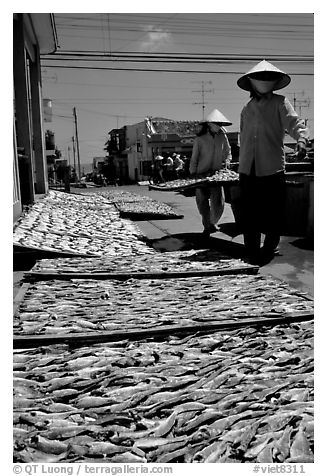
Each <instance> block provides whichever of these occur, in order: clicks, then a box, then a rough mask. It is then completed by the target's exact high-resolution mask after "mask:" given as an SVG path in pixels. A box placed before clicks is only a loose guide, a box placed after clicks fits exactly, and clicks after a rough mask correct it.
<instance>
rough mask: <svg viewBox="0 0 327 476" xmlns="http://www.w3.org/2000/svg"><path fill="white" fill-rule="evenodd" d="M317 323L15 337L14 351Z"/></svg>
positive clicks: (294, 317) (269, 321)
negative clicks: (245, 328) (60, 345)
mask: <svg viewBox="0 0 327 476" xmlns="http://www.w3.org/2000/svg"><path fill="white" fill-rule="evenodd" d="M311 320H313V313H295V314H290V315H288V316H281V315H280V316H269V315H267V316H260V317H259V318H258V317H250V318H248V319H239V320H237V321H228V320H226V321H219V322H217V321H215V322H209V323H205V324H196V325H192V326H184V325H180V326H179V325H177V326H176V325H175V326H161V327H158V328H152V329H151V328H150V329H138V330H127V329H124V330H122V331H112V332H103V331H101V332H99V333H96V332H86V333H74V334H73V333H72V334H62V335H58V334H49V335H44V334H43V335H28V336H21V335H14V338H13V348H14V349H27V348H33V347H41V346H47V345H54V344H69V345H72V346H83V345H91V344H99V343H105V342H115V341H120V340H126V339H129V340H132V341H133V340H134V341H136V340H142V339H149V338H158V337H161V338H163V337H167V336H169V335H185V334H193V333H196V332H204V333H205V332H212V331H219V330H222V331H223V330H224V331H225V330H230V329H238V328H242V327H253V326H277V325H280V324H290V323H295V322H305V321H311Z"/></svg>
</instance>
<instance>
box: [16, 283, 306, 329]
mask: <svg viewBox="0 0 327 476" xmlns="http://www.w3.org/2000/svg"><path fill="white" fill-rule="evenodd" d="M312 313H313V303H312V301H311V300H308V299H306V297H305V296H302V295H301V294H299V293H298V291H297V290H294V289H292V288H290V287H289V286H288V285H287V284H286V283H283V282H280V281H278V280H275V279H273V278H268V277H264V276H260V275H254V276H253V275H235V276H233V275H229V276H210V277H191V278H180V279H174V278H172V279H153V280H148V279H142V280H140V279H129V280H125V281H121V280H92V279H90V280H83V279H71V280H67V281H62V280H49V281H38V282H35V283H33V284H30V287H29V289H28V291H27V292H26V294H25V296H24V300H23V301H22V303H21V305H20V306H19V308H18V310H17V312H16V314H15V317H14V334H15V335H49V334H52V335H53V334H56V335H67V334H74V333H79V334H80V333H81V332H90V333H97V334H102V333H106V332H107V333H110V332H117V331H118V332H120V331H121V330H122V329H123V331H124V332H127V331H143V332H144V331H146V332H150V331H151V330H155V331H157V330H159V331H160V330H161V329H163V330H164V332H165V333H167V332H169V331H170V330H171V329H172V328H174V329H176V330H181V329H182V330H183V329H185V332H186V330H188V331H189V330H190V329H192V328H193V327H194V326H198V328H199V326H200V328H201V326H208V325H212V324H214V325H217V324H218V325H221V324H223V323H226V322H229V323H230V322H235V323H239V322H242V320H244V322H245V323H247V320H248V319H249V318H252V319H255V320H256V321H258V322H260V321H262V322H265V319H269V318H274V317H279V318H282V319H283V318H287V316H292V315H294V314H299V315H301V314H305V315H306V316H309V317H312ZM244 325H245V324H244ZM186 328H187V329H186Z"/></svg>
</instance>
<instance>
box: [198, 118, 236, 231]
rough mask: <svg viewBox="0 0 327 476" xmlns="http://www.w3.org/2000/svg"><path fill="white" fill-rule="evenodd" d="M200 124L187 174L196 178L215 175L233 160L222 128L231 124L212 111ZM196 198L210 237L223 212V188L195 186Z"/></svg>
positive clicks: (204, 225) (204, 228)
mask: <svg viewBox="0 0 327 476" xmlns="http://www.w3.org/2000/svg"><path fill="white" fill-rule="evenodd" d="M200 124H201V130H200V131H199V132H198V134H197V137H196V138H195V141H194V144H193V151H192V157H191V160H190V174H191V175H193V176H196V177H203V176H207V175H211V174H214V173H215V172H216V171H218V170H220V169H221V168H222V167H223V166H224V165H225V164H228V163H229V162H230V161H231V158H232V155H231V148H230V145H229V142H228V138H227V135H226V132H225V130H224V129H223V128H222V126H229V125H231V124H232V123H231V121H229V120H228V119H227V118H226V117H225V116H224V115H223V114H222V113H221V112H220V111H218V109H214V110H213V111H212V112H211V113H210V114H209V115H208V116H207V117H206V119H205V120H203V121H201V122H200ZM195 198H196V204H197V207H198V210H199V213H200V215H201V217H202V224H203V235H204V237H209V236H210V234H211V233H215V232H216V231H218V230H217V228H216V224H217V223H218V221H219V219H220V217H221V216H222V214H223V211H224V204H225V200H224V193H223V189H222V187H221V186H217V185H215V186H211V187H208V186H206V187H197V188H196V190H195Z"/></svg>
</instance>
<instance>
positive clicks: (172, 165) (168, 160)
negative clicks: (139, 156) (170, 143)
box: [165, 157, 174, 170]
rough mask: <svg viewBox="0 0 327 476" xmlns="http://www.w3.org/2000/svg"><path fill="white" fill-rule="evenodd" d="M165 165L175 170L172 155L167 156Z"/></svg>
mask: <svg viewBox="0 0 327 476" xmlns="http://www.w3.org/2000/svg"><path fill="white" fill-rule="evenodd" d="M165 166H166V167H167V170H173V167H174V161H173V159H172V158H171V157H167V159H166V163H165Z"/></svg>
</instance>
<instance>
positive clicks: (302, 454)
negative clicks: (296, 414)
mask: <svg viewBox="0 0 327 476" xmlns="http://www.w3.org/2000/svg"><path fill="white" fill-rule="evenodd" d="M312 456H313V455H312V451H311V449H310V445H309V442H308V440H307V438H306V436H305V434H304V431H303V428H302V427H301V426H300V427H299V429H298V431H297V433H296V435H295V438H294V440H293V443H292V445H291V448H290V457H291V458H292V459H293V458H300V459H301V458H312Z"/></svg>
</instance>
